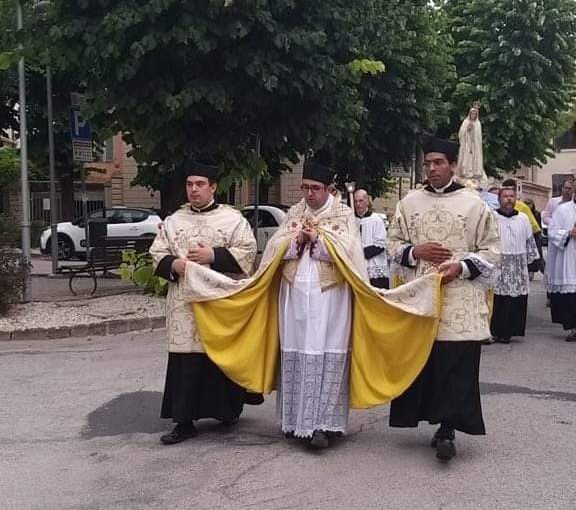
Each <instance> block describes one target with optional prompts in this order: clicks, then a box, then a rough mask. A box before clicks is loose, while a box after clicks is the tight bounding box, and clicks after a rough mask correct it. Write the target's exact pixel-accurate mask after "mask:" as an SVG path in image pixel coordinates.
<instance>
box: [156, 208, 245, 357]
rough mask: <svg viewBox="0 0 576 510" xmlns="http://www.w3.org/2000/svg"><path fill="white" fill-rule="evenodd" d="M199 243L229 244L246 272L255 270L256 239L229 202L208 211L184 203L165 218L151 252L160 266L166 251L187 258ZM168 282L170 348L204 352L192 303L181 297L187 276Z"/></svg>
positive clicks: (211, 245)
mask: <svg viewBox="0 0 576 510" xmlns="http://www.w3.org/2000/svg"><path fill="white" fill-rule="evenodd" d="M199 244H203V245H204V246H209V247H211V248H226V249H227V250H228V251H229V252H230V254H231V255H232V256H233V257H234V259H235V260H236V263H237V264H238V265H239V266H240V268H241V269H242V270H243V271H244V276H248V275H250V274H251V273H252V271H253V267H254V261H255V258H256V241H255V239H254V235H253V233H252V230H251V228H250V224H249V223H248V221H246V219H245V218H244V217H243V216H242V214H241V213H240V211H238V210H237V209H235V208H233V207H230V206H227V205H219V206H218V207H217V208H215V209H212V210H209V211H206V212H194V211H192V210H191V209H190V206H189V205H188V204H187V205H185V206H183V207H182V208H180V209H179V210H178V211H176V212H175V213H174V214H172V215H170V216H168V217H167V218H166V219H165V221H164V225H163V227H162V230H161V231H160V233H159V234H158V236H156V239H155V240H154V243H153V244H152V247H151V248H150V253H151V255H152V257H153V259H154V262H155V266H157V265H158V263H159V262H160V261H161V260H162V259H163V258H164V257H165V256H166V255H174V256H176V257H181V258H185V257H186V256H187V254H188V250H190V249H192V248H195V247H197V246H198V245H199ZM196 265H198V264H196ZM204 269H205V270H206V272H207V274H208V275H209V274H210V273H216V274H219V273H217V272H216V271H213V270H212V269H210V267H209V266H205V267H204ZM168 285H169V288H168V296H167V297H166V335H167V338H168V350H169V352H177V353H191V352H204V346H203V343H202V341H201V335H200V334H199V333H198V328H197V326H196V320H195V318H194V313H193V311H192V306H191V305H190V303H189V302H188V301H186V300H184V299H183V298H182V290H183V287H184V278H180V279H179V280H178V281H177V282H175V283H169V284H168ZM192 286H194V282H192Z"/></svg>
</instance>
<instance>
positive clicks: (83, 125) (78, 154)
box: [70, 92, 94, 163]
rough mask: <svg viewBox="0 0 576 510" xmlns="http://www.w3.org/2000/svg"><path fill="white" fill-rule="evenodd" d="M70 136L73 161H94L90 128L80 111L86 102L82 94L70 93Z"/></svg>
mask: <svg viewBox="0 0 576 510" xmlns="http://www.w3.org/2000/svg"><path fill="white" fill-rule="evenodd" d="M70 103H71V108H70V136H71V138H72V158H73V159H74V161H82V162H85V163H88V162H90V161H94V155H93V152H92V130H91V129H90V124H89V123H88V121H86V120H84V118H83V117H82V113H81V111H80V109H81V107H82V106H83V105H84V104H85V103H86V99H85V97H84V96H83V95H82V94H78V93H76V92H73V93H71V94H70Z"/></svg>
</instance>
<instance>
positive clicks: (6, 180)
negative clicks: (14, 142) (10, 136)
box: [0, 147, 20, 189]
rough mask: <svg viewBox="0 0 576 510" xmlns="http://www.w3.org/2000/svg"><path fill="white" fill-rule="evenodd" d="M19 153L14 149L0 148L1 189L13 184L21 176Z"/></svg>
mask: <svg viewBox="0 0 576 510" xmlns="http://www.w3.org/2000/svg"><path fill="white" fill-rule="evenodd" d="M19 162H20V158H19V156H18V151H17V150H16V149H14V148H12V147H2V148H0V189H1V188H5V187H6V186H9V185H10V184H13V183H14V182H16V181H17V180H18V176H19Z"/></svg>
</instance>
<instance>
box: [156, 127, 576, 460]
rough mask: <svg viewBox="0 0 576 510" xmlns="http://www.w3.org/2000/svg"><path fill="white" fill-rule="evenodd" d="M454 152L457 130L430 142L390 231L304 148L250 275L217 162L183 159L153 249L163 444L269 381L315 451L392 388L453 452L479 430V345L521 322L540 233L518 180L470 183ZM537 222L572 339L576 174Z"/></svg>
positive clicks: (246, 230) (397, 403) (398, 403)
mask: <svg viewBox="0 0 576 510" xmlns="http://www.w3.org/2000/svg"><path fill="white" fill-rule="evenodd" d="M458 153H459V146H458V144H456V143H454V142H451V141H448V140H442V139H438V138H429V139H428V140H427V141H426V143H425V144H424V170H425V173H426V179H427V183H426V186H425V187H423V188H421V189H418V190H415V191H413V192H411V193H409V194H408V195H407V196H406V197H405V198H404V199H403V200H401V201H400V202H399V204H398V206H397V210H396V214H395V216H394V218H393V220H392V222H391V224H390V227H389V229H388V231H387V230H386V228H385V225H384V222H383V221H382V219H381V218H380V217H378V216H377V215H375V214H373V212H372V209H371V201H370V197H369V195H368V193H367V192H366V191H365V190H357V191H356V192H355V194H354V201H353V206H354V207H353V209H351V208H350V207H348V206H347V205H345V204H343V203H342V201H341V200H340V197H339V196H338V194H337V193H335V194H334V193H331V190H332V186H333V182H334V170H333V169H332V168H330V166H329V165H326V164H325V162H323V161H319V160H315V159H314V158H310V159H307V160H306V161H305V164H304V170H303V178H302V184H301V190H302V200H301V202H299V203H298V204H296V205H295V206H293V207H292V208H291V209H290V210H289V211H288V213H287V217H286V220H285V222H284V223H283V225H281V226H280V228H279V229H278V231H277V232H276V234H275V235H274V236H273V237H272V238H271V239H270V241H269V242H268V245H267V247H266V250H265V252H264V254H263V256H262V260H261V262H260V265H259V267H258V269H257V270H256V271H254V262H255V258H256V241H255V239H254V236H253V234H252V231H251V228H250V225H249V224H248V222H247V221H246V220H245V219H244V218H243V217H242V215H241V214H240V213H239V212H238V211H237V210H236V209H234V208H232V207H230V206H226V205H221V204H217V203H216V202H215V194H216V189H217V182H218V167H217V166H216V165H214V164H208V163H210V162H206V161H202V162H199V161H189V162H188V163H186V168H185V170H186V174H187V178H186V183H185V185H186V192H187V198H188V203H187V204H186V205H184V206H183V207H182V208H181V209H179V210H178V211H177V212H175V213H174V214H172V215H171V216H169V217H168V218H166V220H165V222H164V226H163V228H162V230H161V233H160V234H159V235H158V237H157V238H156V240H155V242H154V244H153V246H152V248H151V254H152V256H153V259H154V263H155V271H156V274H157V275H159V276H161V277H163V278H165V279H166V280H168V281H169V282H170V284H169V293H168V296H167V336H168V350H169V354H168V367H167V374H166V384H165V391H164V398H163V403H162V410H161V416H162V417H163V418H169V419H172V420H173V422H174V423H175V427H174V429H173V430H172V431H171V432H170V433H168V434H166V435H164V436H162V437H161V441H162V443H163V444H175V443H179V442H182V441H185V440H187V439H190V438H192V437H194V436H196V435H197V433H198V431H197V429H196V427H195V425H194V422H195V421H197V420H200V419H204V418H212V419H216V420H219V421H220V422H221V423H222V424H223V425H224V426H232V425H234V424H235V423H236V422H237V420H238V418H239V417H240V414H241V413H242V410H243V406H244V404H260V403H262V402H263V394H266V393H270V392H271V391H272V390H277V416H278V421H279V424H280V428H281V430H282V431H283V432H284V434H285V435H286V437H287V438H293V439H300V440H302V441H303V442H305V444H306V445H307V446H308V447H309V448H312V449H321V448H327V447H329V446H330V445H331V444H332V443H333V442H334V440H335V438H336V437H339V436H343V435H345V434H346V431H347V425H348V415H349V410H350V408H351V407H354V408H368V407H372V406H376V405H381V404H383V403H386V402H389V401H391V409H390V419H389V424H390V426H391V427H416V426H417V425H418V423H419V422H420V421H427V422H429V423H431V424H437V425H438V429H437V431H436V433H435V435H434V437H433V438H432V446H433V447H434V449H435V454H436V457H437V458H438V459H439V460H441V461H443V462H447V461H449V460H451V459H452V458H453V457H454V456H455V455H456V446H455V432H456V431H460V432H463V433H466V434H475V435H483V434H485V425H484V419H483V415H482V406H481V399H480V389H479V368H480V356H481V347H482V344H485V343H492V342H501V343H507V342H510V339H511V338H512V337H516V336H523V335H524V334H525V327H526V315H527V303H528V294H529V288H530V279H531V276H530V275H531V274H533V273H535V272H537V271H544V256H543V252H542V244H543V243H542V236H541V225H540V218H538V215H537V214H535V208H534V204H533V203H528V202H527V201H521V200H519V199H518V196H517V187H516V183H515V182H514V181H504V183H502V185H501V186H500V187H498V188H497V189H489V190H487V191H485V192H483V191H482V190H480V192H479V191H478V190H477V189H473V188H471V187H468V186H465V185H463V184H462V183H460V182H458V180H457V179H455V171H456V168H457V160H458ZM212 163H213V162H212ZM487 195H490V197H488V198H486V197H487ZM494 200H496V201H497V206H495V205H494ZM542 219H543V220H544V221H545V222H546V224H547V226H548V239H549V242H548V254H547V264H546V266H545V267H546V269H545V271H546V284H547V290H548V292H549V297H550V305H551V312H552V320H553V321H554V322H557V323H560V324H562V326H563V327H564V328H565V329H566V330H568V331H569V334H568V337H567V338H566V340H567V341H576V202H575V201H574V183H573V182H572V181H566V182H565V183H564V186H563V189H562V196H561V197H559V198H553V199H552V200H551V201H550V203H549V204H548V206H547V207H546V209H545V210H544V212H543V214H542Z"/></svg>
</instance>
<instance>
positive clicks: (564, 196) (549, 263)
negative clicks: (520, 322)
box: [542, 179, 574, 307]
mask: <svg viewBox="0 0 576 510" xmlns="http://www.w3.org/2000/svg"><path fill="white" fill-rule="evenodd" d="M573 196H574V180H573V179H566V180H565V181H564V182H563V183H562V188H561V192H560V196H558V197H553V198H551V199H550V200H549V201H548V204H546V208H545V209H544V211H543V212H542V223H543V224H544V225H545V226H546V227H548V226H549V225H550V223H551V222H552V215H553V214H554V211H555V210H556V208H557V207H558V206H559V205H560V204H564V203H566V202H570V201H572V197H573ZM546 252H547V253H546V270H545V272H544V278H545V279H546V280H548V278H550V276H551V275H552V273H553V271H554V263H555V260H556V252H557V249H556V246H555V245H554V243H551V242H548V247H547V250H546ZM547 288H548V284H547ZM546 295H547V299H546V306H547V307H550V292H547V293H546Z"/></svg>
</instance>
